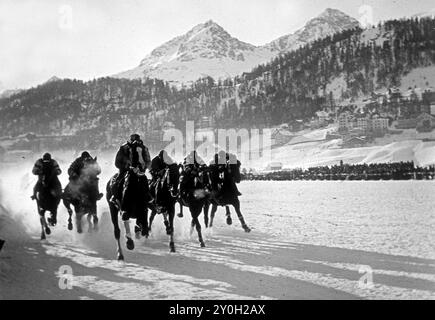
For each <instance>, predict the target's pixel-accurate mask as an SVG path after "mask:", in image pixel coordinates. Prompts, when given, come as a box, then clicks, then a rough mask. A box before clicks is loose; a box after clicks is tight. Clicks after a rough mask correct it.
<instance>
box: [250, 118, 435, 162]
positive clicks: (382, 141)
mask: <svg viewBox="0 0 435 320" xmlns="http://www.w3.org/2000/svg"><path fill="white" fill-rule="evenodd" d="M334 129H335V128H334V127H333V126H331V127H329V128H327V129H320V130H313V131H311V130H306V131H302V132H299V133H297V134H296V135H295V136H294V138H292V139H291V141H290V142H289V143H287V144H286V145H284V146H280V147H277V148H272V155H271V161H272V162H281V163H282V164H283V166H284V168H290V169H292V168H307V167H315V166H324V165H327V166H331V165H337V164H339V163H340V161H343V162H344V163H350V164H358V163H369V164H370V163H388V162H400V161H414V162H415V164H416V165H419V166H423V167H425V166H429V165H434V164H435V131H433V132H431V133H417V132H416V130H403V132H402V133H401V134H394V135H393V134H392V135H386V136H385V137H383V138H378V139H376V141H375V143H373V144H371V145H368V146H367V147H363V148H351V149H346V148H342V147H341V145H342V142H343V141H342V140H341V139H338V140H330V141H327V140H325V138H326V135H327V133H328V132H331V131H334ZM425 139H430V140H432V141H425ZM244 165H245V167H253V168H256V169H264V168H265V167H266V166H267V164H266V163H264V161H262V159H260V160H256V161H252V162H250V163H244Z"/></svg>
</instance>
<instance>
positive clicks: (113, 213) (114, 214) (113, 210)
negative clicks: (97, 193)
mask: <svg viewBox="0 0 435 320" xmlns="http://www.w3.org/2000/svg"><path fill="white" fill-rule="evenodd" d="M109 209H110V217H111V218H112V224H113V229H114V235H115V239H116V244H117V248H118V261H124V254H123V253H122V247H121V241H120V239H121V229H119V223H118V210H117V209H116V207H115V205H113V204H109Z"/></svg>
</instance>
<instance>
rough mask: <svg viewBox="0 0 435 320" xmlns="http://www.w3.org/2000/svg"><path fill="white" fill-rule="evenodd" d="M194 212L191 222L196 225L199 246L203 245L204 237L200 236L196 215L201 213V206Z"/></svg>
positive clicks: (199, 224) (199, 225)
mask: <svg viewBox="0 0 435 320" xmlns="http://www.w3.org/2000/svg"><path fill="white" fill-rule="evenodd" d="M195 211H196V212H195V214H193V215H192V218H193V223H194V224H195V226H196V231H197V232H198V240H199V244H200V245H201V248H204V247H205V243H204V239H203V238H202V233H201V223H200V222H199V220H198V217H199V215H200V213H201V208H199V210H198V209H197V210H195Z"/></svg>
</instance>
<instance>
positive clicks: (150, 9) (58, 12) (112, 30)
mask: <svg viewBox="0 0 435 320" xmlns="http://www.w3.org/2000/svg"><path fill="white" fill-rule="evenodd" d="M362 6H371V7H372V8H373V15H372V18H373V22H375V23H376V22H378V21H379V20H386V19H390V18H400V17H404V16H411V15H413V14H417V13H420V12H426V11H431V10H433V9H434V8H435V3H434V1H433V0H418V1H409V0H395V1H394V0H377V1H374V0H365V1H363V0H104V1H103V0H86V1H85V0H74V1H72V0H64V1H63V0H0V91H1V90H2V89H6V88H7V89H13V88H27V87H30V86H34V85H37V84H40V83H42V82H44V81H46V80H48V79H49V78H50V77H52V76H54V75H56V76H58V77H61V78H78V79H83V80H88V79H92V78H94V77H100V76H106V75H111V74H114V73H118V72H120V71H125V70H127V69H130V68H133V67H136V66H137V65H138V64H139V62H140V60H142V59H143V58H144V57H145V56H146V54H148V53H149V52H150V51H152V50H153V49H154V48H155V47H157V46H159V45H161V44H162V43H164V42H166V41H168V40H170V39H172V38H173V37H175V36H177V35H181V34H183V33H185V32H187V31H188V30H190V29H191V28H192V27H193V26H195V25H197V24H199V23H202V22H205V21H207V20H209V19H212V20H214V21H215V22H217V23H218V24H220V25H221V26H222V27H223V28H225V29H226V30H227V31H228V32H229V33H230V34H231V35H232V36H234V37H236V38H238V39H240V40H242V41H245V42H249V43H252V44H254V45H263V44H265V43H267V42H270V41H272V40H274V39H276V38H278V37H280V36H282V35H285V34H288V33H291V32H294V31H296V30H297V29H298V28H300V27H302V26H303V25H304V24H305V22H307V21H308V20H309V19H311V18H313V17H315V16H317V15H318V14H320V13H321V12H322V11H324V10H325V9H326V8H336V9H339V10H341V11H343V12H345V13H347V14H349V15H351V16H353V17H355V18H357V19H361V17H369V18H370V13H368V11H367V10H363V9H361V7H362ZM363 8H364V7H363ZM361 10H362V11H361ZM364 12H366V13H364Z"/></svg>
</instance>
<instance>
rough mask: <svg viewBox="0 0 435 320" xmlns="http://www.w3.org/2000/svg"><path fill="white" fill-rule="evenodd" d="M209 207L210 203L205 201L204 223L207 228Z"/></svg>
mask: <svg viewBox="0 0 435 320" xmlns="http://www.w3.org/2000/svg"><path fill="white" fill-rule="evenodd" d="M209 208H210V203H209V202H207V203H205V204H204V224H205V227H206V228H208V210H209Z"/></svg>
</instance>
